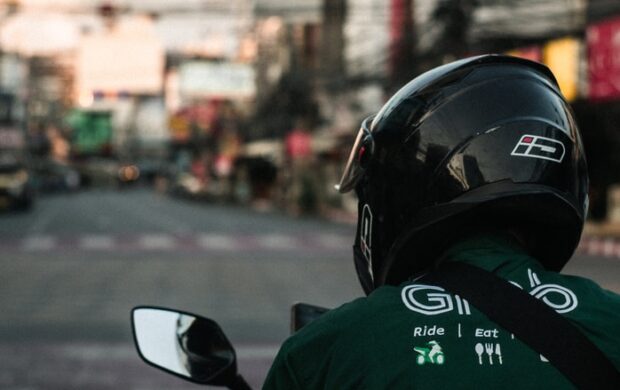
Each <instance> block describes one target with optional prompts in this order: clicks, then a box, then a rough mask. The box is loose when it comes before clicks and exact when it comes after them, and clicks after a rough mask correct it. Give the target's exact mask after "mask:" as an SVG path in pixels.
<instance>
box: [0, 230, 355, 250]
mask: <svg viewBox="0 0 620 390" xmlns="http://www.w3.org/2000/svg"><path fill="white" fill-rule="evenodd" d="M349 241H350V238H349V237H348V236H344V235H342V234H318V235H317V234H313V233H310V234H303V233H299V234H282V233H268V234H258V235H257V234H241V235H238V234H234V233H206V232H202V233H200V232H197V233H193V234H187V235H176V234H171V233H147V234H137V235H125V234H121V233H118V234H107V233H103V234H97V233H93V234H88V233H86V234H78V235H59V236H56V235H51V234H50V235H43V234H30V235H28V236H26V237H25V238H23V239H21V240H17V241H14V240H10V239H3V238H0V247H2V248H6V249H9V250H18V251H48V250H51V251H115V250H121V251H122V250H129V251H134V250H137V251H141V250H143V251H151V250H167V251H170V250H181V251H182V250H200V251H229V252H230V251H262V252H265V251H267V252H268V251H282V252H286V251H302V250H303V251H312V250H319V251H321V250H323V251H338V252H341V251H346V250H347V249H348V247H349V244H350V242H349Z"/></svg>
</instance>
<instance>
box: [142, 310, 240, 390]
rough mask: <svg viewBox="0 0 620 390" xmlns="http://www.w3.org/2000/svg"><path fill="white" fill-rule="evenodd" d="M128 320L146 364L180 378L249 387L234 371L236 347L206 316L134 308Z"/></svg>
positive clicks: (217, 384) (218, 384)
mask: <svg viewBox="0 0 620 390" xmlns="http://www.w3.org/2000/svg"><path fill="white" fill-rule="evenodd" d="M131 322H132V328H133V335H134V341H135V344H136V348H137V350H138V354H139V355H140V357H141V358H142V360H144V361H145V362H146V363H148V364H149V365H151V366H153V367H156V368H158V369H161V370H163V371H166V372H168V373H171V374H174V375H176V376H178V377H181V378H183V379H186V380H189V381H192V382H195V383H199V384H208V385H214V386H227V387H229V388H241V389H245V388H249V386H247V384H246V383H245V381H244V380H243V379H242V378H241V376H240V375H238V374H237V360H236V355H235V350H234V348H233V346H232V345H231V344H230V342H229V341H228V339H227V338H226V336H225V335H224V332H223V331H222V329H221V328H220V327H219V325H218V324H217V323H216V322H215V321H213V320H210V319H208V318H205V317H201V316H198V315H195V314H191V313H185V312H180V311H177V310H171V309H166V308H160V307H147V306H141V307H136V308H134V309H133V310H132V315H131Z"/></svg>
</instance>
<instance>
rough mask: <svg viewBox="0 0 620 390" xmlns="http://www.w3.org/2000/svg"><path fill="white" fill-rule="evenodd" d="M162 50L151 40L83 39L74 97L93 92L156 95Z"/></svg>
mask: <svg viewBox="0 0 620 390" xmlns="http://www.w3.org/2000/svg"><path fill="white" fill-rule="evenodd" d="M164 59H165V56H164V50H163V46H162V45H161V43H160V42H159V41H158V40H157V39H156V38H155V37H149V36H143V35H142V36H140V35H138V36H132V35H129V34H110V35H102V36H92V37H84V38H83V39H82V41H81V42H80V45H79V49H78V56H77V66H76V86H77V88H78V96H92V95H93V94H94V93H96V92H103V93H106V92H115V93H116V92H122V93H130V94H158V93H160V92H161V90H162V86H163V75H164Z"/></svg>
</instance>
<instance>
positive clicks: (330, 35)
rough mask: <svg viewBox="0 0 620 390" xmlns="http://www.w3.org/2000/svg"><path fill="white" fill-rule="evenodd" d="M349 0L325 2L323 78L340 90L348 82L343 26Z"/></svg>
mask: <svg viewBox="0 0 620 390" xmlns="http://www.w3.org/2000/svg"><path fill="white" fill-rule="evenodd" d="M346 13H347V0H323V28H322V34H321V36H322V37H321V65H320V71H321V76H322V77H323V79H324V80H325V81H327V85H328V87H329V86H332V87H335V88H338V87H339V86H340V85H341V84H343V83H345V82H346V78H345V77H343V76H344V73H345V71H346V69H345V63H344V47H345V42H344V31H343V26H344V22H345V19H346Z"/></svg>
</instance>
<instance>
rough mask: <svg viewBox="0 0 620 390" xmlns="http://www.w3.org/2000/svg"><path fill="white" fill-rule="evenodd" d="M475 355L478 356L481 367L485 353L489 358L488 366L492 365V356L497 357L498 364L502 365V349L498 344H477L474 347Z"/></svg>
mask: <svg viewBox="0 0 620 390" xmlns="http://www.w3.org/2000/svg"><path fill="white" fill-rule="evenodd" d="M474 349H475V351H476V353H477V354H478V363H479V364H481V365H482V356H483V355H484V353H485V352H486V353H487V355H488V356H489V364H490V365H493V354H495V355H497V358H498V360H499V364H504V362H503V361H502V349H501V347H500V345H499V344H493V343H484V345H483V344H482V343H477V344H476V346H475V347H474Z"/></svg>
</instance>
